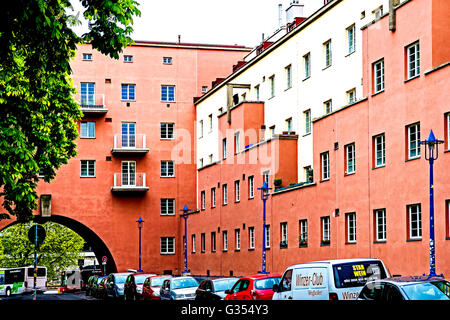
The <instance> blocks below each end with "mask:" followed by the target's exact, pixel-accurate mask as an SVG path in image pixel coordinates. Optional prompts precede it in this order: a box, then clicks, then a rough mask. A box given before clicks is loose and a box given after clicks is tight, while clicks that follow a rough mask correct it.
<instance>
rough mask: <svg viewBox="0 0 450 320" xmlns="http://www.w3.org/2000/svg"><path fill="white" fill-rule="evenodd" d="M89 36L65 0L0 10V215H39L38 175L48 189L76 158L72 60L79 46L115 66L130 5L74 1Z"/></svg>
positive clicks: (126, 41)
mask: <svg viewBox="0 0 450 320" xmlns="http://www.w3.org/2000/svg"><path fill="white" fill-rule="evenodd" d="M80 1H81V3H82V5H83V7H84V13H83V15H84V17H85V18H86V19H87V20H88V21H89V32H87V33H85V34H83V35H82V36H77V35H76V34H75V33H74V31H73V30H72V27H73V25H74V24H75V23H76V22H77V20H76V18H74V17H73V16H72V15H70V14H69V13H68V10H67V9H69V8H71V4H70V1H69V0H15V1H13V2H11V3H8V5H7V6H3V7H2V10H0V197H2V199H3V203H2V206H3V207H4V208H5V209H6V213H1V214H0V219H6V218H10V216H11V215H14V216H16V217H17V219H18V221H29V220H30V219H31V218H32V212H33V210H34V209H36V208H37V193H36V186H37V182H38V174H39V173H41V174H43V175H44V178H43V179H44V181H46V182H50V181H51V180H52V179H54V177H55V175H56V170H57V169H58V168H60V167H61V166H62V165H63V164H66V163H67V162H68V160H69V159H70V158H71V157H74V156H75V155H76V144H75V142H74V140H75V139H76V138H77V136H78V132H77V130H76V121H78V120H79V119H80V118H81V117H82V112H81V111H80V108H79V105H78V104H77V103H76V101H75V100H74V97H73V95H74V94H75V93H76V91H75V89H74V87H73V85H72V80H71V77H70V74H71V68H70V60H71V59H72V58H73V57H74V55H75V50H76V45H77V43H91V44H92V46H93V48H95V49H97V50H98V51H100V52H101V53H103V54H105V55H109V56H110V57H112V58H115V59H117V58H118V57H119V53H120V52H121V51H122V50H123V48H124V47H126V46H127V45H130V44H132V43H133V41H132V39H131V38H130V35H131V33H132V32H133V29H132V27H131V25H132V23H133V17H134V16H140V11H139V10H138V3H137V2H136V1H133V0H115V1H112V0H80Z"/></svg>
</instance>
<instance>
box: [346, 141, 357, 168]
mask: <svg viewBox="0 0 450 320" xmlns="http://www.w3.org/2000/svg"><path fill="white" fill-rule="evenodd" d="M355 170H356V163H355V144H354V143H351V144H348V145H346V146H345V174H351V173H355Z"/></svg>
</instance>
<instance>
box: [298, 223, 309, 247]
mask: <svg viewBox="0 0 450 320" xmlns="http://www.w3.org/2000/svg"><path fill="white" fill-rule="evenodd" d="M299 224H300V226H299V227H300V230H299V233H300V235H299V241H300V244H306V243H307V242H308V220H307V219H302V220H300V221H299Z"/></svg>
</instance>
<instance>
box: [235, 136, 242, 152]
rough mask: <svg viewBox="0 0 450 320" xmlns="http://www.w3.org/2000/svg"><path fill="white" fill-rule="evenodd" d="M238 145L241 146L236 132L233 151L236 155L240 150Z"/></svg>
mask: <svg viewBox="0 0 450 320" xmlns="http://www.w3.org/2000/svg"><path fill="white" fill-rule="evenodd" d="M240 144H241V141H240V136H239V132H236V133H235V134H234V150H235V153H236V154H237V153H239V152H240V150H241V148H240Z"/></svg>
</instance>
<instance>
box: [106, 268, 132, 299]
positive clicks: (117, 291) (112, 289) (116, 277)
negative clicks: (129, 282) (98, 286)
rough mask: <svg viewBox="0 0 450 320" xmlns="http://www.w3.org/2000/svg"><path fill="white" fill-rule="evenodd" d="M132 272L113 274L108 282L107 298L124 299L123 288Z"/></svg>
mask: <svg viewBox="0 0 450 320" xmlns="http://www.w3.org/2000/svg"><path fill="white" fill-rule="evenodd" d="M130 274H131V272H121V273H111V274H109V275H108V280H107V281H106V297H107V298H113V299H116V298H123V288H124V284H125V280H126V279H127V277H128V276H129V275H130Z"/></svg>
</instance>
